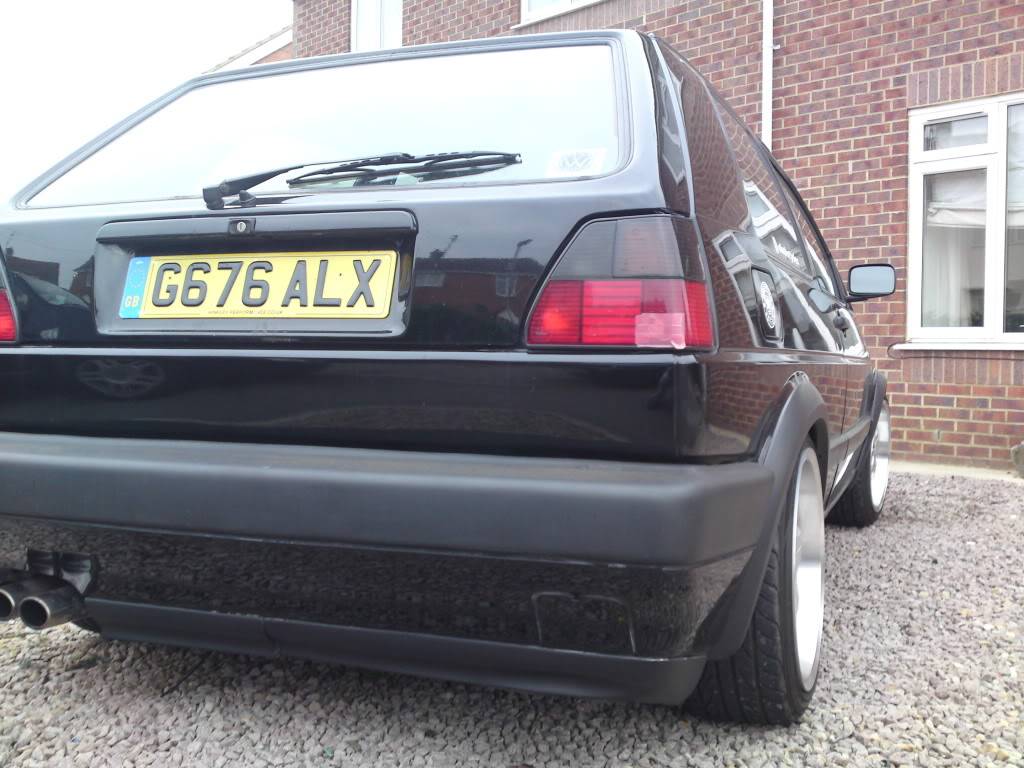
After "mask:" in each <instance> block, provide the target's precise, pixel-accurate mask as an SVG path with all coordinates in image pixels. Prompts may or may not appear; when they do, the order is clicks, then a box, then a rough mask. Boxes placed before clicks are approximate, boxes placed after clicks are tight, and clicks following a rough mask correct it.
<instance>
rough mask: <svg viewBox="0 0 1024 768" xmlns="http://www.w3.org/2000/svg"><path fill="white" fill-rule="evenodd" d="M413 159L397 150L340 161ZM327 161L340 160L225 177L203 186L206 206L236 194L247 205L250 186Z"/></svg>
mask: <svg viewBox="0 0 1024 768" xmlns="http://www.w3.org/2000/svg"><path fill="white" fill-rule="evenodd" d="M413 160H415V157H414V156H413V155H410V154H409V153H407V152H395V153H392V154H390V155H377V156H375V157H364V158H362V159H360V160H344V161H340V164H341V165H351V164H352V163H359V164H370V165H381V164H387V163H408V162H411V161H413ZM327 163H339V161H337V160H321V161H320V162H318V163H299V164H298V165H289V166H287V167H286V168H274V169H273V170H270V171H263V172H262V173H254V174H251V175H249V176H236V177H234V178H231V179H225V180H224V181H222V182H221V183H220V184H217V185H215V186H212V187H203V200H205V201H206V207H207V208H209V209H210V210H218V209H220V208H223V207H224V199H225V198H227V197H232V196H235V195H237V196H238V202H239V203H241V204H242V205H245V204H246V203H248V202H250V201H252V200H253V196H252V195H251V194H250V193H249V192H248V189H249V187H255V186H256V185H258V184H262V183H263V182H265V181H270V180H271V179H272V178H274V177H275V176H280V175H281V174H282V173H288V171H296V170H298V169H299V168H308V167H309V166H311V165H325V164H327ZM335 167H337V166H335Z"/></svg>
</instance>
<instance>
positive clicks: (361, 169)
mask: <svg viewBox="0 0 1024 768" xmlns="http://www.w3.org/2000/svg"><path fill="white" fill-rule="evenodd" d="M522 161H523V160H522V157H521V156H520V155H519V154H516V153H513V152H487V151H474V152H441V153H437V154H430V155H418V156H417V155H385V156H382V157H375V158H367V159H362V160H349V161H347V162H344V163H339V164H337V165H332V166H330V167H328V168H318V169H317V170H315V171H310V172H309V173H303V174H300V175H298V176H293V177H292V178H290V179H288V186H290V187H293V186H302V185H304V184H316V183H323V182H329V181H338V180H343V179H351V178H356V179H372V178H377V177H380V176H394V175H398V174H400V173H406V174H411V175H416V176H424V177H426V178H428V179H432V178H442V177H444V176H464V175H469V174H470V173H484V172H486V171H489V170H496V169H498V168H503V167H504V166H506V165H514V164H516V163H521V162H522Z"/></svg>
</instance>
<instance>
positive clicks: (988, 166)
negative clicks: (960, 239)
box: [907, 93, 1024, 349]
mask: <svg viewBox="0 0 1024 768" xmlns="http://www.w3.org/2000/svg"><path fill="white" fill-rule="evenodd" d="M1015 104H1024V93H1015V94H1007V95H1004V96H996V97H992V98H987V99H975V100H971V101H963V102H958V103H956V104H943V105H940V106H936V107H925V108H923V109H915V110H911V112H910V115H909V131H910V136H909V173H908V180H907V182H908V183H907V200H908V205H909V211H908V219H907V227H908V232H907V246H908V251H907V333H908V337H909V341H910V343H911V344H920V345H925V346H929V347H932V348H937V349H941V348H950V349H965V348H968V349H985V348H1007V347H1011V348H1015V349H1021V348H1024V334H1021V333H1008V332H1006V331H1005V330H1004V323H1005V318H1004V309H1005V306H1004V304H1005V301H1006V283H1005V278H1006V155H1007V140H1008V138H1009V137H1008V135H1007V127H1006V110H1007V109H1008V108H1009V107H1010V106H1013V105H1015ZM981 114H984V115H986V116H987V117H988V135H987V141H986V142H985V143H984V144H976V145H971V146H964V147H952V148H949V149H933V150H928V151H925V149H924V127H925V125H927V124H928V123H931V122H936V121H940V120H949V119H952V118H958V117H971V116H975V115H981ZM977 169H981V170H984V171H985V207H986V215H985V302H984V323H983V325H982V326H981V327H978V328H956V327H953V328H941V327H926V326H923V325H922V324H921V307H922V295H921V291H922V284H923V276H922V264H923V261H924V254H923V247H924V177H925V176H929V175H932V174H936V173H948V172H953V171H966V170H977Z"/></svg>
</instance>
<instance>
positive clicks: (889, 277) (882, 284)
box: [849, 264, 896, 301]
mask: <svg viewBox="0 0 1024 768" xmlns="http://www.w3.org/2000/svg"><path fill="white" fill-rule="evenodd" d="M895 290H896V270H895V269H893V267H892V265H891V264H858V265H857V266H856V267H851V268H850V290H849V294H850V295H849V299H850V301H864V300H866V299H877V298H879V297H880V296H888V295H890V294H891V293H892V292H893V291H895Z"/></svg>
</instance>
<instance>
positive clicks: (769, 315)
mask: <svg viewBox="0 0 1024 768" xmlns="http://www.w3.org/2000/svg"><path fill="white" fill-rule="evenodd" d="M757 292H758V293H759V294H760V296H761V311H762V312H764V321H765V323H766V324H767V326H768V327H769V328H770V329H771V330H773V331H774V330H775V326H776V323H777V322H778V318H777V317H776V316H775V297H774V296H772V289H771V286H770V285H768V283H767V282H765V281H764V280H762V281H761V286H760V288H758V289H757Z"/></svg>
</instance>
